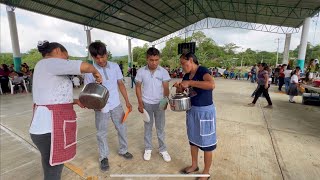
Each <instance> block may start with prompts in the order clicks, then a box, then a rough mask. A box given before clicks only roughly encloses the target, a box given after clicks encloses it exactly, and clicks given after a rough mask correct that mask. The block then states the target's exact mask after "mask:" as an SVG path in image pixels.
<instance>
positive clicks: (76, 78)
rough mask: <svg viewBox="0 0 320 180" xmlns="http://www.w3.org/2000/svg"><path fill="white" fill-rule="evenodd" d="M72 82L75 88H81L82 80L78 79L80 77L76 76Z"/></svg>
mask: <svg viewBox="0 0 320 180" xmlns="http://www.w3.org/2000/svg"><path fill="white" fill-rule="evenodd" d="M72 82H73V85H74V87H76V88H80V79H79V78H78V76H74V77H73V78H72Z"/></svg>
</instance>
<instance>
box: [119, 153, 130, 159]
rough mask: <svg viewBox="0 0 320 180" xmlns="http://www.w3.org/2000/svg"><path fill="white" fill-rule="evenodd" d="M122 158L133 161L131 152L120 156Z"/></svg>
mask: <svg viewBox="0 0 320 180" xmlns="http://www.w3.org/2000/svg"><path fill="white" fill-rule="evenodd" d="M119 155H120V156H122V157H124V158H126V159H132V158H133V155H132V154H131V153H129V152H126V153H125V154H119Z"/></svg>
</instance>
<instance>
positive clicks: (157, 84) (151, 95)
mask: <svg viewBox="0 0 320 180" xmlns="http://www.w3.org/2000/svg"><path fill="white" fill-rule="evenodd" d="M135 80H136V81H137V82H141V83H142V85H143V87H142V101H143V102H145V103H148V104H158V103H160V100H161V99H162V98H163V85H162V83H163V82H168V81H170V76H169V73H168V71H167V70H166V69H164V68H163V67H161V66H158V67H157V69H156V70H155V71H154V72H153V74H152V73H151V71H150V70H149V68H148V66H144V67H142V68H140V69H139V70H138V72H137V76H136V79H135Z"/></svg>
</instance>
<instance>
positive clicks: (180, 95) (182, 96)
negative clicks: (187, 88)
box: [172, 93, 189, 99]
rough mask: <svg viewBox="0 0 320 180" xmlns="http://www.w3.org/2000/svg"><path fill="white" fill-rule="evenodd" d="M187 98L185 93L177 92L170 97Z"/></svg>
mask: <svg viewBox="0 0 320 180" xmlns="http://www.w3.org/2000/svg"><path fill="white" fill-rule="evenodd" d="M185 98H189V97H188V96H187V95H186V94H185V93H177V94H175V95H174V96H172V99H185Z"/></svg>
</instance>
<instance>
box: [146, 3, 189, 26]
mask: <svg viewBox="0 0 320 180" xmlns="http://www.w3.org/2000/svg"><path fill="white" fill-rule="evenodd" d="M140 1H142V2H143V3H145V4H147V5H148V6H149V7H151V8H152V9H154V10H156V11H158V12H160V13H161V14H162V16H166V17H168V18H169V19H171V20H172V21H174V22H175V23H177V24H179V25H180V26H182V27H183V24H181V23H180V22H178V21H176V20H175V19H173V18H172V17H169V16H168V15H167V14H166V13H164V12H162V11H159V10H158V9H157V8H155V7H153V6H152V5H151V4H149V3H148V2H146V1H144V0H140Z"/></svg>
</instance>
